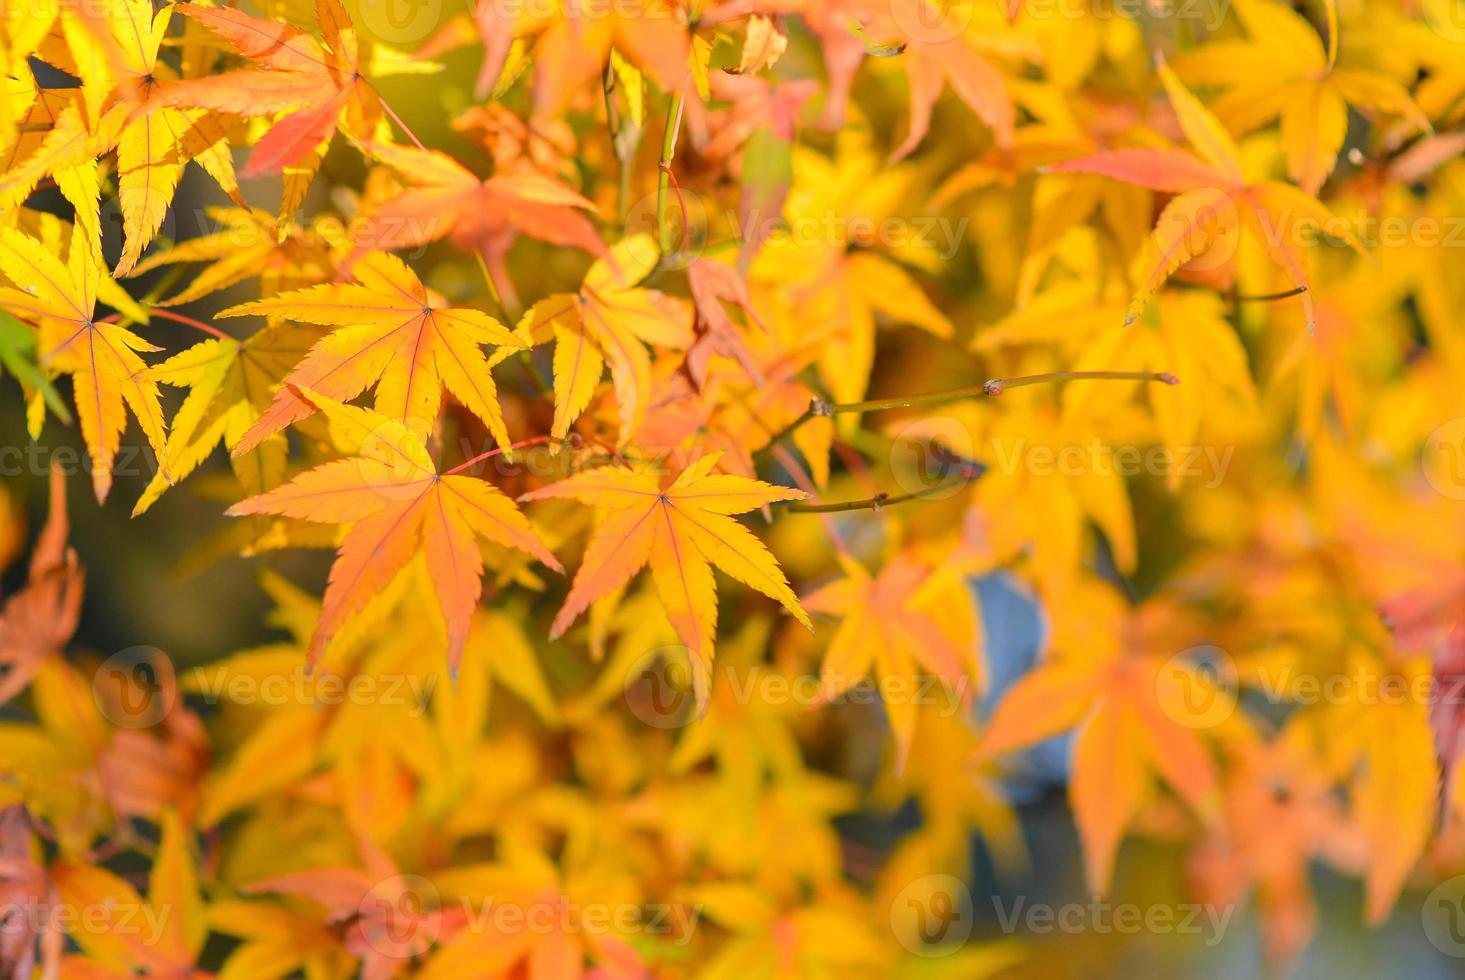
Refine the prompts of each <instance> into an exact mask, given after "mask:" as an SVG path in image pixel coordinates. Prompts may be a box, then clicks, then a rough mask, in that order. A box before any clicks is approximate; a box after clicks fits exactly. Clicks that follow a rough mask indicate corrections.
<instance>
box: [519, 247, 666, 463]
mask: <svg viewBox="0 0 1465 980" xmlns="http://www.w3.org/2000/svg"><path fill="white" fill-rule="evenodd" d="M657 260H658V255H657V251H656V246H655V244H654V243H653V242H652V240H651V236H650V235H644V234H642V235H633V236H631V237H630V238H626V239H623V240H622V241H620V242H618V243H616V245H614V246H613V247H612V248H611V249H610V252H609V253H608V254H607V255H606V256H605V257H604V258H602V259H599V260H597V261H596V262H595V264H594V265H592V266H591V267H590V270H589V271H588V272H586V273H585V278H584V280H583V281H582V282H581V284H580V289H579V291H578V292H575V293H561V294H558V295H555V296H551V297H549V298H548V299H544V300H541V301H540V302H538V303H536V304H534V306H532V307H531V308H530V309H529V311H528V312H527V313H525V314H524V317H523V319H521V320H520V321H519V325H518V326H517V327H516V328H515V332H516V333H518V334H520V335H521V336H524V337H527V338H529V340H530V342H531V343H533V344H535V345H538V344H542V343H545V342H547V341H549V340H553V341H554V345H555V349H554V393H555V399H554V422H553V424H552V426H551V428H550V435H551V436H552V437H553V438H555V439H563V438H564V437H565V436H566V435H568V434H569V431H570V425H571V424H572V423H573V422H574V421H575V419H577V418H579V417H580V414H581V413H582V412H584V411H585V408H586V406H587V405H589V404H590V399H591V397H592V396H593V395H594V394H595V390H596V388H597V387H598V386H599V384H600V378H601V376H602V375H603V374H604V373H605V366H606V364H607V362H608V363H609V365H610V373H611V378H612V380H613V381H614V382H615V395H616V404H617V407H618V408H619V410H620V423H621V426H620V435H619V438H618V440H617V444H618V445H620V446H624V445H626V444H627V443H629V442H630V440H631V439H632V437H633V436H635V434H636V431H637V430H638V429H639V428H640V426H641V422H642V420H643V419H644V417H645V414H646V407H647V403H648V397H649V394H650V390H651V355H650V353H649V352H648V351H647V350H646V346H645V345H646V344H647V343H651V344H657V345H660V346H663V347H670V348H674V349H684V348H686V347H687V346H688V345H689V344H690V342H691V337H690V329H689V323H688V320H689V318H688V317H687V316H686V314H685V313H684V312H683V310H682V308H681V304H680V303H679V302H678V301H676V300H673V299H672V298H671V297H668V296H665V295H663V294H662V293H660V292H658V291H656V290H652V289H638V288H636V284H637V283H638V282H640V281H641V280H643V279H645V278H646V277H647V276H648V275H650V273H651V270H652V269H654V268H655V267H656V263H657Z"/></svg>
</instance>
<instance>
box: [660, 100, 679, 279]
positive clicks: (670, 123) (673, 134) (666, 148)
mask: <svg viewBox="0 0 1465 980" xmlns="http://www.w3.org/2000/svg"><path fill="white" fill-rule="evenodd" d="M684 94H685V92H684V89H678V90H677V93H676V95H674V96H672V100H671V104H670V105H668V106H667V109H666V132H665V133H663V134H662V137H661V160H660V162H658V163H657V169H658V170H659V171H660V173H659V174H658V176H657V180H656V240H657V244H659V245H660V246H661V254H662V255H666V254H667V253H668V252H670V251H671V244H672V243H671V234H670V232H669V231H668V229H667V226H666V205H667V200H668V197H669V195H668V194H667V191H668V190H670V189H671V187H672V185H673V180H672V173H671V161H672V158H673V157H675V156H676V152H677V136H678V134H679V133H680V132H681V129H682V108H683V95H684ZM676 192H677V198H678V200H680V198H681V194H682V190H681V188H680V187H677V189H676ZM682 226H683V234H685V231H686V205H685V204H683V205H682Z"/></svg>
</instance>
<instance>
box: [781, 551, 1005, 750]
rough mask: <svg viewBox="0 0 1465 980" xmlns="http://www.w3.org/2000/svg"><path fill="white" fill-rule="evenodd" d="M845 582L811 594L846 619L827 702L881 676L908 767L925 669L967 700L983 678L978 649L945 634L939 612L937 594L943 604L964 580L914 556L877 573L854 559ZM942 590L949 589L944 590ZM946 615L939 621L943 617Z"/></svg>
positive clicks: (810, 600)
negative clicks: (973, 679) (979, 673)
mask: <svg viewBox="0 0 1465 980" xmlns="http://www.w3.org/2000/svg"><path fill="white" fill-rule="evenodd" d="M840 564H841V567H842V568H843V569H844V572H845V577H844V578H843V579H841V580H839V581H837V582H833V583H831V584H829V585H826V586H824V587H823V588H821V589H819V590H818V591H817V592H814V593H812V594H810V595H807V596H804V598H803V599H802V600H801V601H802V602H803V605H804V608H805V609H807V610H808V611H810V612H815V613H826V614H828V615H831V616H838V617H839V618H840V619H841V622H840V624H839V629H838V630H837V631H836V632H835V634H834V639H833V640H831V641H830V644H829V649H828V651H827V652H826V653H825V654H824V666H823V670H822V673H821V690H820V697H821V699H824V700H835V699H838V698H839V697H840V696H841V695H843V694H844V693H845V692H846V691H848V690H849V688H850V687H851V686H852V685H853V684H854V683H855V682H857V681H859V680H860V679H861V678H863V677H866V676H874V677H876V679H877V687H878V688H879V689H880V691H881V695H882V699H883V701H884V703H885V712H886V715H887V716H888V717H889V719H890V728H891V732H892V734H893V735H894V736H895V744H896V768H897V770H900V769H903V768H904V766H905V761H906V757H907V755H908V753H909V752H910V747H911V742H912V740H913V739H914V738H915V732H916V709H917V702H918V699H917V698H916V697H915V696H914V692H915V691H916V690H917V688H918V686H919V684H920V680H919V677H918V676H917V673H918V670H919V669H920V668H925V669H926V670H927V671H929V672H930V673H931V674H933V675H935V676H936V677H938V678H940V679H941V680H943V681H944V682H945V683H946V684H947V686H948V687H949V688H950V689H951V690H952V691H955V692H956V693H957V694H958V695H959V697H960V699H961V700H962V701H963V702H964V703H965V702H967V701H969V697H970V693H971V691H970V687H969V684H968V682H969V680H970V679H971V677H972V676H973V675H974V674H975V673H976V664H975V662H974V659H973V656H972V651H973V649H974V646H975V644H968V645H966V647H965V649H963V647H962V646H960V645H958V644H957V643H956V642H954V641H953V640H952V638H951V637H950V636H948V635H947V633H946V632H945V631H944V629H943V625H942V624H943V623H944V622H950V621H951V618H952V617H951V616H950V615H949V614H947V613H946V612H942V613H939V614H938V613H937V612H936V610H935V609H934V608H932V602H931V597H932V596H939V597H940V598H941V599H942V600H943V601H942V603H941V604H942V605H944V604H945V603H946V602H947V601H949V600H950V599H951V598H952V595H951V593H950V591H949V590H950V589H951V587H952V586H953V584H955V587H956V588H958V589H965V587H966V586H965V584H964V583H963V582H961V581H960V580H959V577H958V580H957V581H955V583H953V579H952V576H951V575H950V574H949V573H947V574H941V573H939V572H938V570H936V569H933V568H932V567H931V566H930V565H928V564H926V563H924V562H922V561H919V560H917V559H916V558H915V557H914V556H911V555H897V556H896V557H894V558H892V559H891V560H889V561H887V562H886V563H885V565H884V567H882V568H881V569H880V572H879V574H878V575H871V574H870V573H869V572H868V571H867V570H866V569H865V568H864V566H862V565H860V564H859V563H858V562H856V561H854V560H852V559H845V560H843V561H841V563H840ZM942 590H947V591H945V592H943V591H942ZM938 615H939V616H940V620H939V621H938V619H937V616H938Z"/></svg>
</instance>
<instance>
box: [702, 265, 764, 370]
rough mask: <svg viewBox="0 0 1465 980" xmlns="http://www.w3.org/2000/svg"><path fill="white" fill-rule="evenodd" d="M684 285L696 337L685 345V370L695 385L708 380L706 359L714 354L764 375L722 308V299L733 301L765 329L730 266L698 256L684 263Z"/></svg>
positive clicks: (746, 292)
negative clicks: (692, 260)
mask: <svg viewBox="0 0 1465 980" xmlns="http://www.w3.org/2000/svg"><path fill="white" fill-rule="evenodd" d="M687 287H688V289H690V290H691V293H692V306H693V308H694V309H695V310H696V314H697V321H696V324H695V329H696V332H697V339H696V340H695V341H694V342H693V343H692V346H691V347H689V348H688V349H687V373H688V374H690V375H691V377H692V381H693V383H695V384H696V385H697V387H698V388H701V387H704V386H705V385H706V384H707V362H708V361H709V360H710V359H711V358H712V357H713V356H714V355H720V356H722V357H726V358H730V359H732V360H734V361H737V362H738V364H739V365H741V366H742V369H743V370H744V371H746V372H747V375H748V377H749V378H751V379H752V380H753V381H754V382H758V383H761V382H762V381H763V376H762V374H760V373H759V371H758V365H757V364H756V363H754V361H753V355H752V354H751V353H749V351H748V348H747V347H746V346H744V344H743V341H742V338H740V337H739V336H738V332H737V328H736V327H734V326H733V322H732V318H731V317H729V316H728V315H727V310H726V309H724V308H723V304H724V303H733V304H735V305H736V306H739V307H741V308H742V310H743V312H744V313H746V314H747V315H748V318H749V319H751V320H752V321H753V322H754V323H756V324H758V326H759V327H761V328H762V329H764V330H767V329H768V328H767V327H764V326H763V321H762V320H759V319H758V313H757V311H755V310H754V309H753V301H752V300H751V299H750V298H749V297H748V284H747V283H745V282H744V281H743V279H742V277H741V276H739V275H738V273H737V271H736V270H734V269H733V268H732V267H731V266H728V265H724V264H723V263H721V262H718V261H715V260H713V259H708V258H699V259H697V260H695V261H694V262H693V263H692V264H691V265H689V266H688V267H687Z"/></svg>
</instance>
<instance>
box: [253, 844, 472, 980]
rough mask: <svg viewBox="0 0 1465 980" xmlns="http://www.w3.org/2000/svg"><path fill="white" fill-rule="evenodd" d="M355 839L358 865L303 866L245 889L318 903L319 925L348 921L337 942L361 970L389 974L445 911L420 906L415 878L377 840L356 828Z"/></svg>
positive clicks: (423, 943) (420, 946) (424, 941)
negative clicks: (299, 869) (359, 861)
mask: <svg viewBox="0 0 1465 980" xmlns="http://www.w3.org/2000/svg"><path fill="white" fill-rule="evenodd" d="M355 842H356V849H357V851H358V852H359V853H360V855H361V863H362V864H363V867H360V868H357V867H346V866H337V867H315V868H307V869H304V870H301V871H294V872H289V873H286V874H282V875H277V876H275V877H272V878H266V879H263V880H260V881H255V882H252V883H250V885H249V886H248V888H247V891H248V892H250V893H252V894H260V893H266V892H277V893H281V894H285V895H294V896H298V897H300V898H304V899H307V900H309V901H311V902H313V903H315V904H317V905H319V906H321V907H322V908H323V909H324V912H325V915H324V920H323V921H322V922H321V923H320V925H321V927H322V929H321V931H326V929H327V928H329V925H330V924H331V923H336V922H349V923H350V924H349V926H347V927H346V928H345V930H344V935H342V936H341V939H340V942H341V943H342V944H343V945H344V946H345V948H346V949H347V950H348V951H349V952H350V953H351V954H352V955H354V956H356V957H358V958H359V960H360V966H361V975H362V976H366V977H389V976H391V975H392V974H393V973H394V972H395V971H396V969H397V967H399V966H400V965H401V964H402V963H405V962H407V961H409V960H411V959H412V958H413V957H414V956H416V955H418V954H420V953H421V952H423V950H424V949H426V947H427V946H428V945H429V944H430V942H431V938H432V937H435V936H436V935H437V933H438V931H439V930H440V929H441V928H442V920H443V916H444V914H445V913H444V911H443V910H439V909H436V908H424V907H422V906H423V898H424V897H425V896H423V895H422V894H419V893H418V891H417V890H415V889H417V888H418V887H419V886H417V885H416V881H417V879H416V878H415V876H408V875H403V874H401V873H400V872H399V871H398V868H397V864H396V862H394V861H393V860H392V857H391V855H389V854H388V853H387V852H386V851H385V850H384V849H383V848H382V847H381V845H379V844H377V843H376V842H375V841H373V840H371V839H370V838H369V837H367V836H366V835H364V834H361V833H359V832H358V833H357V834H356V835H355Z"/></svg>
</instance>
